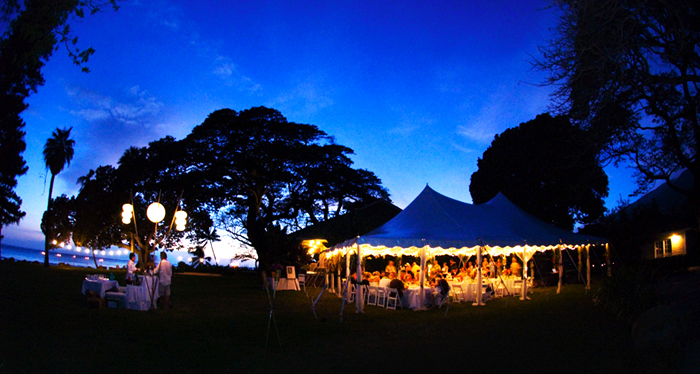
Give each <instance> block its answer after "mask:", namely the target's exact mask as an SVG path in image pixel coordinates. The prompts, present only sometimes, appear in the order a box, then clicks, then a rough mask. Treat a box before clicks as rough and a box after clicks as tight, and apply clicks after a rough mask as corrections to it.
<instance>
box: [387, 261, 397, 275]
mask: <svg viewBox="0 0 700 374" xmlns="http://www.w3.org/2000/svg"><path fill="white" fill-rule="evenodd" d="M384 272H385V273H387V274H389V273H396V266H394V261H389V264H388V265H386V268H384Z"/></svg>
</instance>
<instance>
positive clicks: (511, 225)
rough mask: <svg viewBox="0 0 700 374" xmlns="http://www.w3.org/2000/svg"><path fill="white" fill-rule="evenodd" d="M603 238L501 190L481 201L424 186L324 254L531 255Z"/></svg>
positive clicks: (588, 243)
mask: <svg viewBox="0 0 700 374" xmlns="http://www.w3.org/2000/svg"><path fill="white" fill-rule="evenodd" d="M605 243H607V240H606V239H602V238H597V237H593V236H588V235H582V234H575V233H572V232H569V231H566V230H562V229H560V228H557V227H555V226H552V225H549V224H547V223H545V222H543V221H540V220H539V219H537V218H535V217H533V216H531V215H530V214H528V213H526V212H525V211H523V210H522V209H520V208H518V207H517V206H516V205H515V204H513V203H512V202H510V200H508V199H507V198H506V197H505V196H504V195H503V194H500V193H499V194H498V195H497V196H496V197H494V198H493V199H491V200H490V201H489V202H487V203H484V204H479V205H474V204H468V203H464V202H461V201H458V200H455V199H451V198H449V197H447V196H444V195H441V194H439V193H437V192H435V191H434V190H433V189H432V188H430V187H428V186H426V187H425V189H424V190H423V192H421V193H420V195H418V197H416V199H415V200H413V201H412V202H411V203H410V204H409V205H408V206H407V207H406V209H404V210H403V211H402V212H401V213H399V214H398V215H396V217H394V218H393V219H391V220H390V221H389V222H387V223H386V224H384V225H383V226H381V227H379V228H377V229H376V230H374V231H371V232H369V233H368V234H366V235H364V236H360V237H358V238H354V239H350V240H346V241H345V242H342V243H339V244H337V245H336V246H334V247H332V248H331V249H330V250H329V251H328V252H326V255H327V256H332V255H333V254H338V253H344V252H347V251H352V252H355V251H356V248H357V246H359V247H360V250H361V252H362V255H363V256H367V255H413V256H420V254H421V248H423V247H425V248H426V249H427V250H428V252H429V254H430V255H433V256H436V255H445V254H449V255H469V256H470V255H474V254H476V251H477V249H478V248H479V247H480V246H483V248H484V250H485V252H487V253H489V254H491V255H493V256H498V255H503V254H505V255H509V254H511V253H515V254H517V255H518V256H520V257H521V258H522V256H523V255H525V257H527V258H529V257H530V256H531V255H532V254H533V253H534V252H536V251H540V252H541V251H546V250H548V249H554V248H556V246H558V245H564V246H569V247H583V246H587V245H591V244H605Z"/></svg>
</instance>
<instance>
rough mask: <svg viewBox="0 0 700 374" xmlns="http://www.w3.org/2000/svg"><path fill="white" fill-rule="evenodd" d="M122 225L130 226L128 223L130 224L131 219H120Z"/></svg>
mask: <svg viewBox="0 0 700 374" xmlns="http://www.w3.org/2000/svg"><path fill="white" fill-rule="evenodd" d="M122 223H123V224H125V225H128V224H130V223H131V218H128V217H127V218H123V217H122Z"/></svg>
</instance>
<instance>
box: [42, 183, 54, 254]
mask: <svg viewBox="0 0 700 374" xmlns="http://www.w3.org/2000/svg"><path fill="white" fill-rule="evenodd" d="M55 178H56V175H55V174H53V173H51V183H50V184H49V202H48V204H46V211H47V212H50V211H51V194H52V193H53V181H54V179H55ZM47 216H48V217H51V214H50V213H49V214H48V215H47ZM49 230H50V228H49V227H47V228H46V231H49ZM50 244H51V243H50V242H49V235H48V233H44V267H49V249H50V248H51V245H50Z"/></svg>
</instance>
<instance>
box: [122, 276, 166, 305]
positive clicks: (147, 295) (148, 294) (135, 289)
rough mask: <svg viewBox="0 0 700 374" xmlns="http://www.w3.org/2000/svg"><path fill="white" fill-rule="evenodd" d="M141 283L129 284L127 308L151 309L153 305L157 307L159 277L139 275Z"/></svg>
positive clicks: (125, 298)
mask: <svg viewBox="0 0 700 374" xmlns="http://www.w3.org/2000/svg"><path fill="white" fill-rule="evenodd" d="M138 278H139V285H133V284H127V285H126V295H125V297H124V302H125V307H126V309H132V310H149V309H150V308H151V306H152V307H153V309H157V305H156V301H157V300H158V288H159V287H158V286H159V284H158V279H157V277H155V276H151V275H138Z"/></svg>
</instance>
